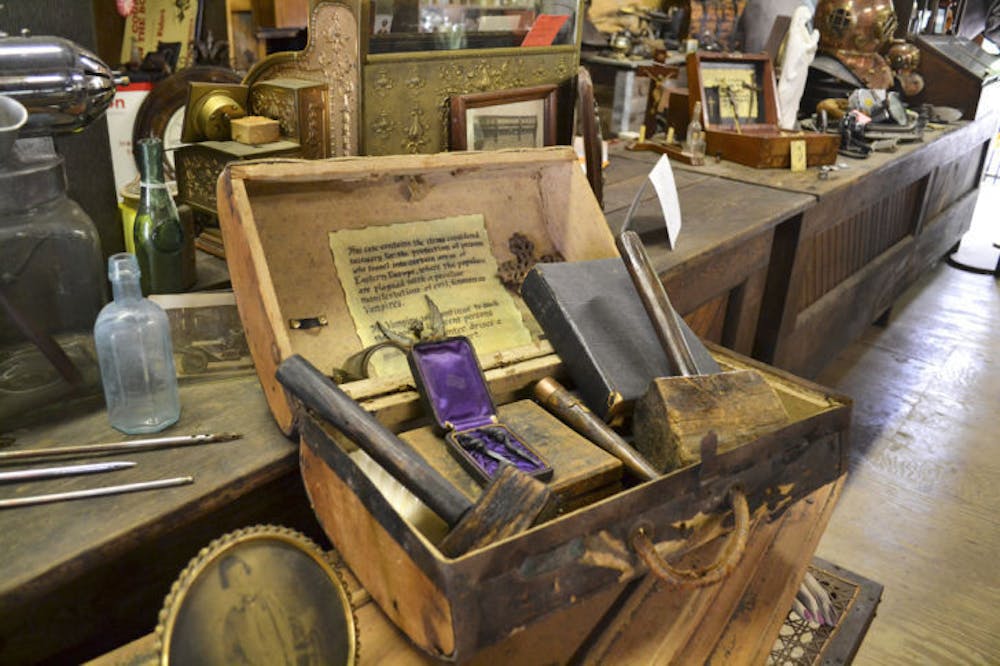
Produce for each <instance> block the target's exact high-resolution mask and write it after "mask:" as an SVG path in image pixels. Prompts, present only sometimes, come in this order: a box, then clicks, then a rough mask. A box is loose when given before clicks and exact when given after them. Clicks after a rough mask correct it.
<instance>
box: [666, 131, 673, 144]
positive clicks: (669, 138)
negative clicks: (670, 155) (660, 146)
mask: <svg viewBox="0 0 1000 666" xmlns="http://www.w3.org/2000/svg"><path fill="white" fill-rule="evenodd" d="M673 143H674V128H673V127H668V128H667V145H673Z"/></svg>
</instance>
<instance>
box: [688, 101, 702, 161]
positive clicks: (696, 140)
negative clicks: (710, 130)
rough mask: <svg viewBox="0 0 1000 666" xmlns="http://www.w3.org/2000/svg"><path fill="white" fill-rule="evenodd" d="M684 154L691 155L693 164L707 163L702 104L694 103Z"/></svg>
mask: <svg viewBox="0 0 1000 666" xmlns="http://www.w3.org/2000/svg"><path fill="white" fill-rule="evenodd" d="M684 152H686V153H688V154H690V155H691V163H692V164H695V165H698V164H704V163H705V130H704V129H703V128H702V126H701V102H695V103H694V112H693V113H692V114H691V122H689V123H688V126H687V134H686V135H685V141H684Z"/></svg>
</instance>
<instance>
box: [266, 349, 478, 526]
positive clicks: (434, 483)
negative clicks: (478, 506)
mask: <svg viewBox="0 0 1000 666" xmlns="http://www.w3.org/2000/svg"><path fill="white" fill-rule="evenodd" d="M276 376H277V378H278V381H279V382H281V385H282V386H284V387H285V389H286V390H287V391H288V392H289V393H291V394H292V395H293V396H295V397H296V398H298V399H299V400H301V401H302V403H303V404H304V405H305V406H306V407H308V408H309V409H311V410H313V411H314V412H316V413H317V414H318V415H319V416H321V417H322V418H323V419H325V420H327V421H329V422H330V423H332V424H333V425H335V426H336V427H337V428H338V429H339V430H340V431H341V432H343V433H344V435H346V436H347V437H348V438H349V439H350V440H351V441H352V442H354V443H355V444H357V445H358V447H360V448H361V449H362V450H363V451H364V452H365V453H367V454H368V455H370V456H371V457H372V458H373V459H374V460H375V462H377V463H378V464H379V465H381V466H382V468H383V469H385V470H386V471H387V472H389V474H391V475H392V476H393V477H394V478H395V479H396V480H397V481H399V482H400V483H401V484H403V485H404V486H405V487H406V489H407V490H409V491H410V492H411V493H413V494H414V495H416V496H417V497H418V498H419V499H420V501H422V502H423V503H424V504H426V505H427V506H428V507H430V509H431V510H432V511H433V512H434V513H436V514H437V515H439V516H440V517H441V518H442V519H443V520H444V521H445V522H446V523H448V525H449V526H453V525H455V523H457V522H458V520H459V519H460V518H461V517H462V514H464V513H465V512H466V511H468V510H469V509H470V508H471V507H472V502H471V501H469V499H468V498H466V497H465V495H463V494H462V493H461V492H460V491H459V490H458V489H456V488H455V486H453V485H452V484H451V483H450V482H449V481H448V480H447V479H446V478H445V477H444V476H442V475H441V474H440V473H439V472H438V471H437V470H436V469H434V468H433V467H431V466H430V465H429V464H428V463H427V462H426V461H425V460H424V459H423V458H421V457H420V456H419V455H417V453H416V452H414V451H413V449H412V448H411V447H410V445H409V444H407V443H406V442H404V441H403V440H401V439H400V438H399V437H397V436H396V435H395V434H393V433H392V432H391V431H390V430H389V429H388V428H386V427H385V426H384V425H382V424H381V423H379V422H378V420H377V419H376V418H375V417H374V416H372V415H371V414H369V413H368V412H367V411H365V410H364V409H363V408H362V407H361V405H359V404H358V403H357V402H355V401H354V399H352V398H351V397H350V396H349V395H347V394H346V393H344V392H343V391H342V390H341V389H340V387H338V386H337V385H336V384H334V383H333V381H331V380H330V378H329V377H327V376H326V375H324V374H323V373H322V372H320V371H319V370H317V369H316V367H315V366H314V365H313V364H311V363H310V362H309V361H307V360H305V359H304V358H302V357H301V356H299V355H298V354H296V355H294V356H291V357H289V358H287V359H285V360H284V361H283V362H282V363H281V365H280V366H278V371H277V373H276Z"/></svg>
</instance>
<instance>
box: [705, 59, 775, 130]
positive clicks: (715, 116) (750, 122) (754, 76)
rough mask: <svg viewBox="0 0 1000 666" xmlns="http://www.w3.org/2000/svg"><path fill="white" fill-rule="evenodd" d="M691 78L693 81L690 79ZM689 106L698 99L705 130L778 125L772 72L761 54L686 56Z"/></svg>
mask: <svg viewBox="0 0 1000 666" xmlns="http://www.w3.org/2000/svg"><path fill="white" fill-rule="evenodd" d="M692 75H693V78H692ZM688 77H689V81H693V82H694V85H693V86H691V88H693V94H692V97H691V104H692V106H693V103H694V101H696V100H701V103H702V113H703V114H704V121H705V128H706V129H713V128H716V129H726V130H735V131H741V130H742V129H750V128H754V127H768V128H770V129H773V127H772V126H776V125H777V122H778V118H777V102H776V98H775V95H776V93H775V85H774V70H773V69H772V67H771V61H770V60H769V59H768V58H767V56H764V55H735V54H732V55H731V54H714V53H711V54H710V53H701V52H699V53H696V54H693V55H691V56H689V63H688Z"/></svg>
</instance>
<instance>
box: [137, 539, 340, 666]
mask: <svg viewBox="0 0 1000 666" xmlns="http://www.w3.org/2000/svg"><path fill="white" fill-rule="evenodd" d="M251 563H252V566H251ZM268 564H270V565H272V566H270V567H268V566H266V565H268ZM279 565H280V566H279ZM254 567H256V568H257V569H256V571H255V569H254ZM260 571H262V573H260ZM213 576H218V577H219V583H218V588H217V587H216V586H215V585H213V584H212V583H213V582H214V581H212V578H213ZM296 583H297V584H298V585H299V586H300V589H296V590H295V593H294V594H292V593H290V592H289V591H288V590H287V589H285V588H287V587H288V586H289V584H292V585H294V584H296ZM324 583H328V586H326V589H322V588H323V587H324ZM330 595H333V596H332V599H331V597H330ZM220 599H221V600H220ZM333 615H335V616H336V617H334V616H333ZM303 617H310V618H312V619H313V620H314V621H315V622H316V623H317V625H322V626H321V628H322V629H323V631H316V630H315V629H316V627H313V631H312V632H306V631H304V630H303V629H302V624H301V618H303ZM262 618H263V619H266V620H267V622H265V623H261V622H260V621H259V620H261V619H262ZM296 623H298V624H296ZM261 626H267V627H268V629H269V632H268V633H269V634H270V638H271V640H269V637H268V636H266V635H261V634H260V632H257V631H254V630H255V629H258V628H260V627H261ZM220 629H221V631H220ZM282 629H285V631H282ZM241 638H242V639H246V640H241ZM282 639H283V640H282ZM156 640H157V653H158V655H159V663H160V664H161V665H162V666H168V665H169V664H182V663H191V661H190V660H191V658H192V655H194V656H195V657H196V658H197V660H198V661H199V663H206V662H208V663H212V662H213V660H212V656H215V657H216V658H218V659H219V661H218V663H226V662H229V661H231V659H229V658H227V657H226V656H225V655H226V654H227V650H231V651H238V652H239V653H240V654H243V655H245V656H247V657H250V658H251V660H252V661H256V660H261V659H262V660H263V661H266V662H271V663H278V662H280V659H279V660H278V661H275V660H273V659H271V657H288V656H293V657H294V658H293V660H294V661H296V663H302V662H301V660H305V661H307V662H308V663H343V664H354V663H356V661H357V646H358V629H357V622H356V621H355V618H354V614H353V611H352V609H351V600H350V596H349V593H348V591H347V586H346V583H345V581H344V580H343V578H342V574H340V572H338V571H337V568H336V566H334V565H333V564H331V561H330V559H329V556H328V555H327V554H324V552H323V551H322V550H320V548H319V546H317V545H316V544H315V543H313V542H312V541H310V540H309V539H308V538H306V537H305V536H303V535H302V534H299V533H298V532H294V531H292V530H290V529H287V528H284V527H278V526H274V525H258V526H255V527H250V528H246V529H242V530H237V531H235V532H230V533H229V534H226V535H224V536H222V537H220V538H218V539H216V540H215V541H213V542H212V543H210V544H209V545H208V547H207V548H203V549H202V550H201V552H199V553H198V555H197V556H196V557H195V558H194V559H192V560H191V562H190V563H189V564H188V566H187V567H186V568H185V569H184V571H183V572H182V573H181V575H180V577H178V579H177V580H176V581H175V582H174V584H173V586H172V587H171V589H170V594H169V595H167V598H166V600H165V601H164V604H163V609H162V610H161V611H160V620H159V624H158V625H157V627H156ZM175 648H176V649H175ZM208 649H211V650H215V651H216V654H215V655H210V654H205V652H203V651H201V650H208ZM246 650H250V651H251V652H253V654H249V655H247V654H246ZM184 651H187V652H188V653H187V654H186V655H185V654H183V653H184ZM275 651H277V653H276V652H275ZM288 651H294V653H295V654H294V655H288V654H287V652H288ZM261 652H264V654H261ZM229 656H232V655H229ZM280 663H284V662H280Z"/></svg>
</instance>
